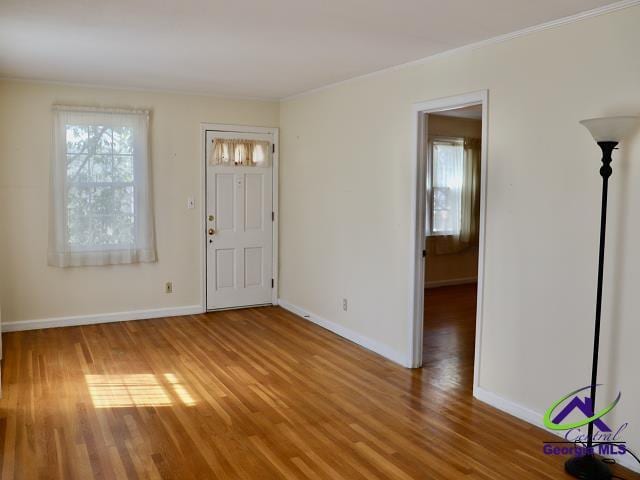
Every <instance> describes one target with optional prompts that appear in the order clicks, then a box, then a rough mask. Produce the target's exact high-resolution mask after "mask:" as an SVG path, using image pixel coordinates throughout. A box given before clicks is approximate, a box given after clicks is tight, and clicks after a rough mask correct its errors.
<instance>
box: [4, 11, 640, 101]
mask: <svg viewBox="0 0 640 480" xmlns="http://www.w3.org/2000/svg"><path fill="white" fill-rule="evenodd" d="M639 1H640V0H639ZM0 82H15V83H31V84H35V85H56V86H59V87H76V88H95V89H101V90H114V91H121V92H141V93H151V94H153V93H155V94H167V95H188V96H190V97H203V98H215V99H219V100H228V101H241V102H264V103H278V102H279V101H281V100H282V99H281V98H278V97H251V96H242V95H225V94H216V93H207V92H197V91H193V90H172V89H166V88H151V87H133V86H126V85H104V84H99V83H83V82H65V81H60V80H45V79H38V78H25V77H11V76H3V75H0Z"/></svg>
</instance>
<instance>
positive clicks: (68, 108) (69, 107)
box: [52, 104, 151, 115]
mask: <svg viewBox="0 0 640 480" xmlns="http://www.w3.org/2000/svg"><path fill="white" fill-rule="evenodd" d="M52 109H53V110H54V111H65V112H83V113H121V114H130V115H149V113H151V111H150V110H145V109H134V108H109V107H105V108H103V107H88V106H82V105H56V104H54V105H53V106H52Z"/></svg>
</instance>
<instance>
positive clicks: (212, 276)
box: [201, 124, 278, 311]
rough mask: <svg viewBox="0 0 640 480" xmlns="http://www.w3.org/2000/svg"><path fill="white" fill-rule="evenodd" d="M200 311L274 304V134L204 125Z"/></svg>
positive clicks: (268, 130)
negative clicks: (201, 292)
mask: <svg viewBox="0 0 640 480" xmlns="http://www.w3.org/2000/svg"><path fill="white" fill-rule="evenodd" d="M201 136H202V154H203V157H204V162H203V165H204V168H203V202H202V204H203V207H204V208H203V209H202V216H203V221H202V226H203V231H202V239H203V243H204V248H203V255H204V258H203V266H204V271H203V304H204V305H203V306H204V310H205V311H211V310H222V309H230V308H243V307H252V306H259V305H275V304H276V302H277V265H278V259H277V254H278V236H277V232H278V225H277V221H278V201H277V199H278V148H277V146H278V130H277V129H276V128H263V127H243V126H230V125H212V124H204V125H202V127H201Z"/></svg>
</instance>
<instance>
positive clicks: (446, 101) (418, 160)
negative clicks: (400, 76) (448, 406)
mask: <svg viewBox="0 0 640 480" xmlns="http://www.w3.org/2000/svg"><path fill="white" fill-rule="evenodd" d="M488 100H489V92H488V90H480V91H477V92H471V93H466V94H463V95H456V96H453V97H446V98H439V99H436V100H430V101H426V102H419V103H415V104H414V105H413V110H412V115H413V119H412V130H413V139H412V147H411V148H412V150H413V152H414V155H413V159H414V160H413V162H412V163H413V165H412V167H413V168H412V173H411V178H412V184H413V185H414V190H413V194H412V200H411V212H412V214H411V218H412V220H411V250H410V251H411V252H413V255H412V257H411V258H410V265H409V271H410V279H409V282H410V283H409V284H410V285H411V288H410V289H409V290H410V298H409V338H408V351H409V357H408V361H407V364H408V366H409V367H411V368H418V367H420V366H421V365H422V342H423V323H424V284H425V280H424V279H425V274H424V268H425V266H424V264H425V259H424V257H423V254H422V252H423V250H424V249H425V243H426V238H425V215H426V172H427V150H426V148H427V142H426V141H425V140H426V135H427V131H428V130H427V122H428V115H429V114H430V113H437V112H442V111H445V110H453V109H456V108H461V107H466V106H470V105H478V104H482V150H481V161H480V164H481V168H480V232H479V240H478V241H479V245H478V299H477V310H476V341H475V360H474V370H473V388H474V391H475V390H476V387H477V386H478V385H479V372H480V358H481V355H480V353H481V352H480V347H481V345H482V342H481V339H482V316H483V298H484V295H483V293H484V275H485V265H484V260H485V232H486V228H485V227H486V203H487V151H488V150H487V146H488V142H487V133H488V126H489V125H488V123H487V110H488Z"/></svg>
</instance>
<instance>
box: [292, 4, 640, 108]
mask: <svg viewBox="0 0 640 480" xmlns="http://www.w3.org/2000/svg"><path fill="white" fill-rule="evenodd" d="M637 5H640V0H622V1H619V2H615V3H611V4H609V5H604V6H602V7H598V8H594V9H592V10H587V11H585V12H580V13H576V14H574V15H570V16H568V17H562V18H558V19H557V20H551V21H549V22H545V23H541V24H539V25H534V26H532V27H527V28H523V29H521V30H516V31H515V32H510V33H505V34H502V35H498V36H496V37H491V38H487V39H486V40H480V41H478V42H474V43H469V44H467V45H462V46H460V47H456V48H452V49H450V50H445V51H443V52H438V53H434V54H433V55H429V56H426V57H423V58H420V59H418V60H412V61H410V62H406V63H401V64H398V65H393V66H391V67H387V68H383V69H381V70H376V71H374V72H370V73H365V74H363V75H358V76H355V77H351V78H348V79H346V80H340V81H338V82H333V83H329V84H327V85H323V86H321V87H317V88H312V89H311V90H305V91H303V92H300V93H296V94H293V95H289V96H287V97H284V98H281V99H280V102H287V101H289V100H295V99H297V98H301V97H305V96H307V95H312V94H314V93H318V92H322V91H325V90H329V89H332V88H334V87H337V86H339V85H344V84H347V83H350V82H354V81H357V80H363V79H365V78H369V77H375V76H378V75H382V74H385V73H389V72H394V71H396V70H402V69H405V68H408V67H413V66H417V65H423V64H425V63H427V62H430V61H431V60H434V59H437V58H441V57H447V56H449V55H454V54H457V53H461V52H466V51H471V50H477V49H478V48H482V47H486V46H488V45H494V44H496V43H502V42H506V41H508V40H512V39H514V38H518V37H524V36H526V35H530V34H532V33H537V32H541V31H543V30H549V29H551V28H557V27H560V26H562V25H567V24H570V23H574V22H579V21H581V20H586V19H588V18H592V17H598V16H601V15H606V14H608V13H613V12H617V11H618V10H623V9H625V8H629V7H635V6H637Z"/></svg>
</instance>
